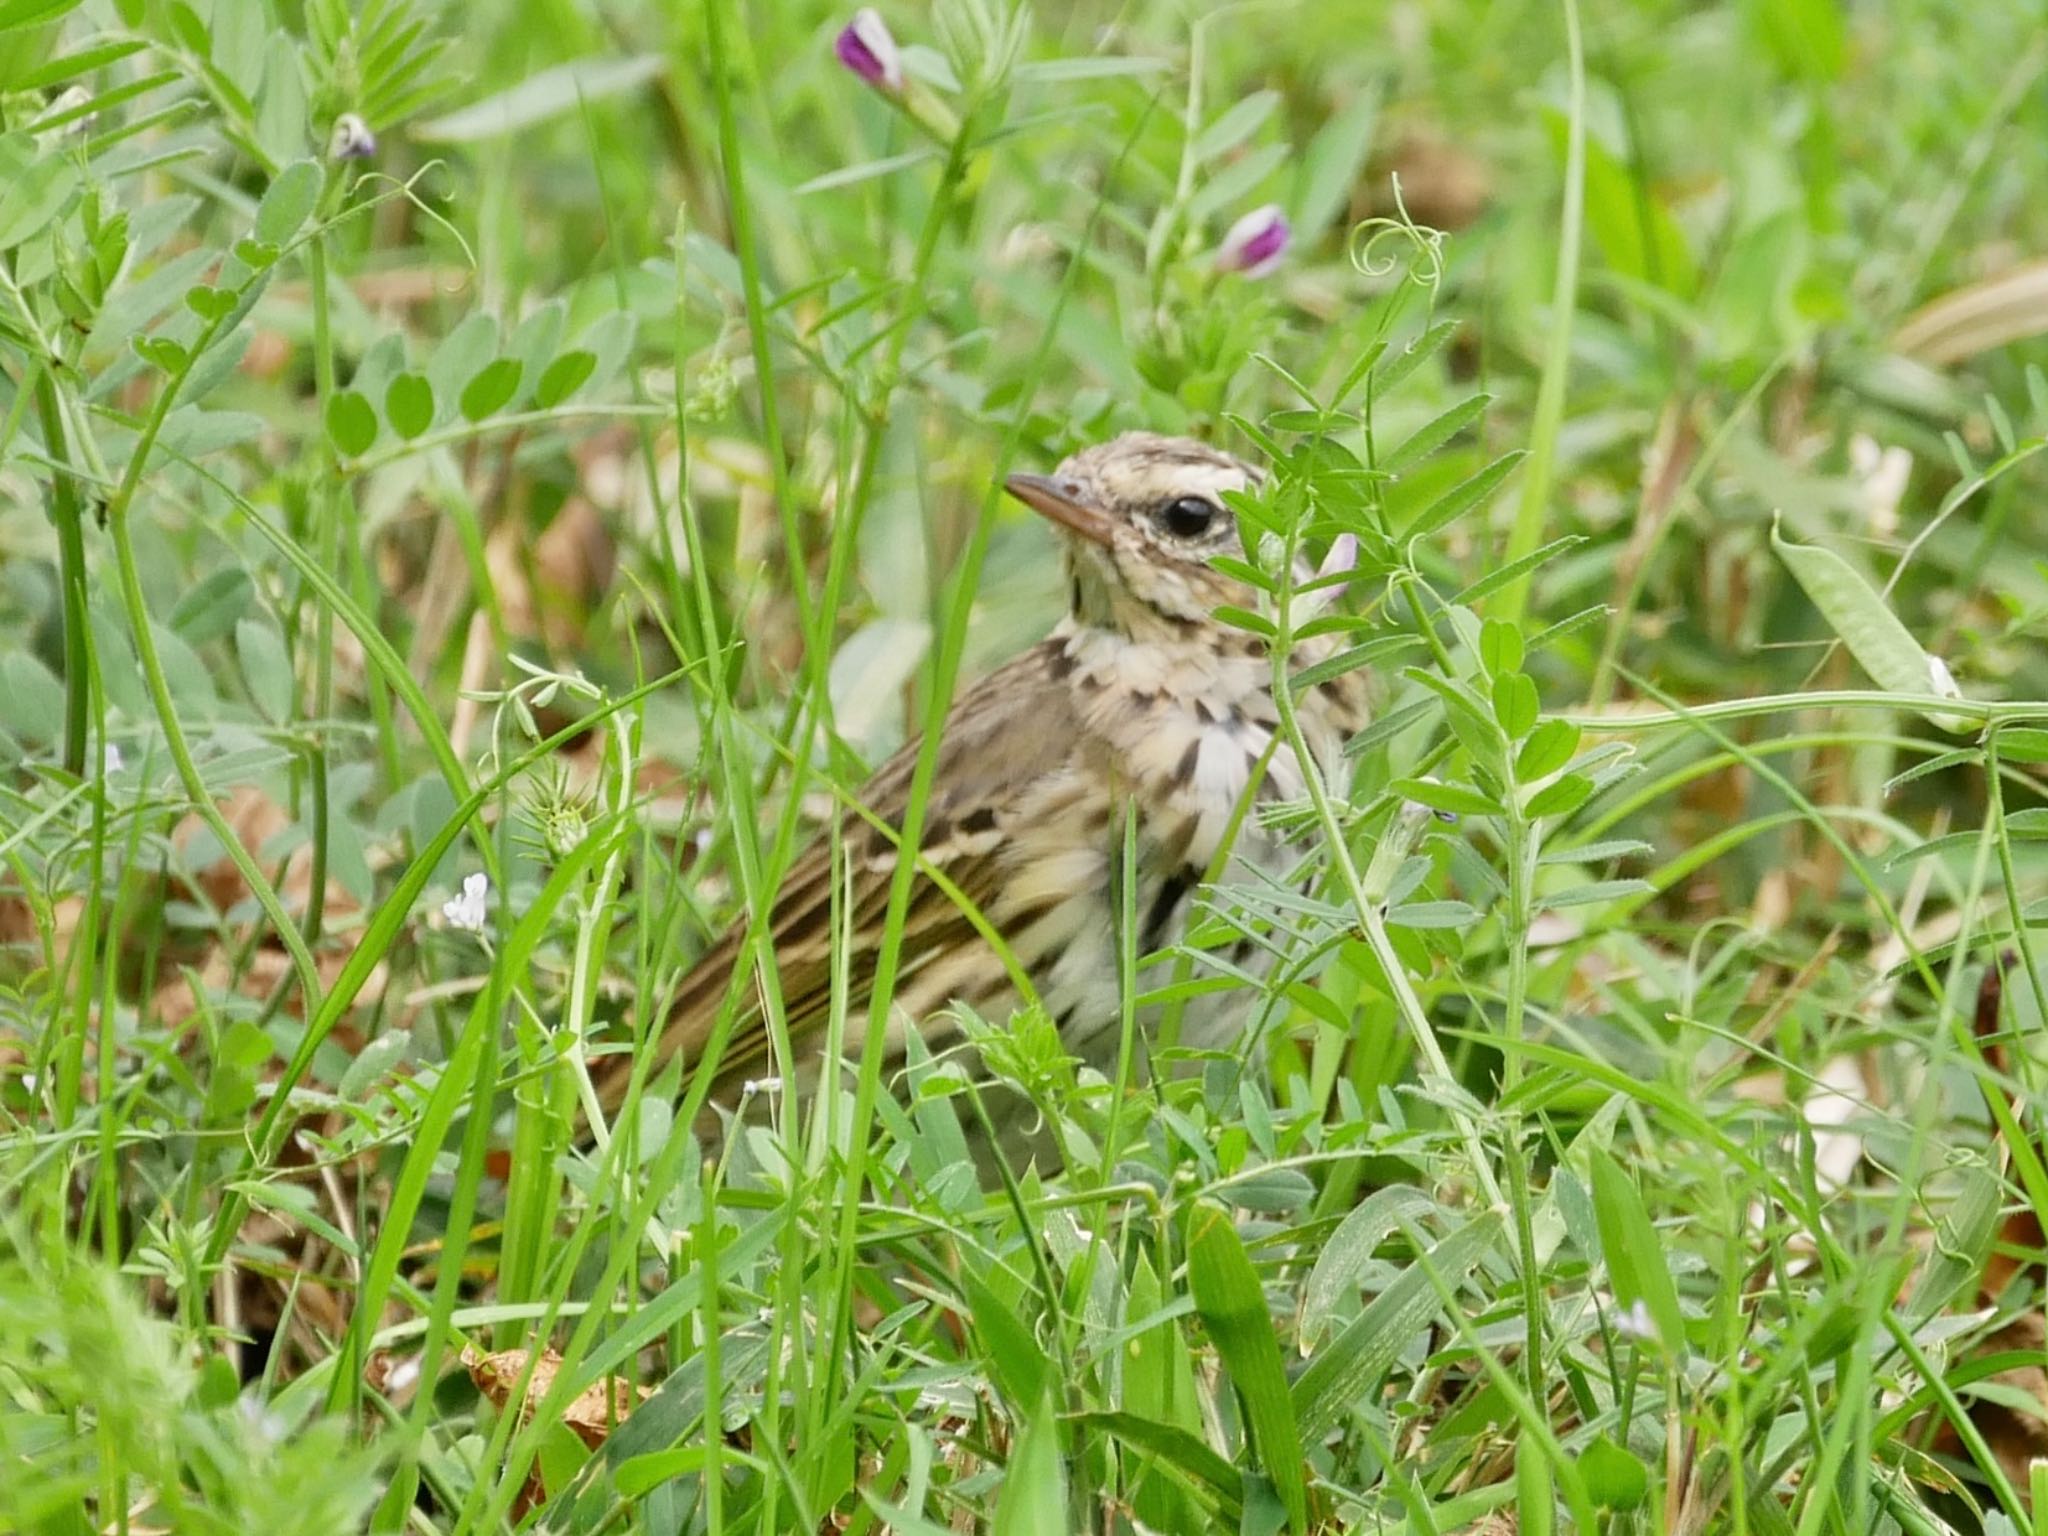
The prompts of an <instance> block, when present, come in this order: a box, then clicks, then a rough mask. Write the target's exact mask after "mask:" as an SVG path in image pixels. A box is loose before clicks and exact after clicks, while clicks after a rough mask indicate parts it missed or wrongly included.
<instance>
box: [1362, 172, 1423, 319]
mask: <svg viewBox="0 0 2048 1536" xmlns="http://www.w3.org/2000/svg"><path fill="white" fill-rule="evenodd" d="M1392 180H1393V183H1394V213H1393V215H1392V216H1391V217H1381V218H1377V219H1363V220H1360V221H1359V222H1358V223H1357V224H1354V225H1353V226H1352V227H1351V242H1350V248H1349V251H1348V252H1347V254H1348V255H1349V256H1350V258H1351V265H1352V266H1353V267H1355V268H1356V269H1357V270H1358V271H1359V273H1360V274H1361V275H1363V276H1365V277H1389V276H1391V275H1392V274H1393V273H1394V272H1395V271H1397V270H1398V269H1399V268H1400V265H1401V258H1400V254H1399V253H1398V252H1395V253H1389V254H1381V247H1382V246H1383V245H1385V244H1386V242H1387V241H1389V240H1396V241H1399V240H1405V241H1407V242H1408V244H1409V245H1410V246H1412V247H1413V252H1412V254H1411V257H1410V260H1409V266H1408V281H1410V282H1411V283H1416V284H1419V285H1420V286H1422V287H1424V288H1427V289H1428V290H1429V300H1430V305H1431V307H1432V308H1434V306H1435V304H1436V295H1437V290H1438V289H1439V288H1441V287H1442V286H1443V281H1444V232H1443V231H1442V230H1440V229H1431V228H1430V227H1429V226H1428V225H1427V224H1418V223H1416V222H1415V220H1414V219H1413V218H1411V217H1410V216H1409V213H1408V205H1407V203H1406V202H1404V201H1403V200H1402V198H1401V178H1400V177H1399V176H1398V175H1397V176H1395V177H1393V178H1392Z"/></svg>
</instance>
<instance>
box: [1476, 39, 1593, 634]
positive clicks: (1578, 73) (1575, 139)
mask: <svg viewBox="0 0 2048 1536" xmlns="http://www.w3.org/2000/svg"><path fill="white" fill-rule="evenodd" d="M1563 4H1564V36H1565V62H1566V68H1567V70H1568V72H1569V80H1568V93H1567V98H1566V113H1567V117H1566V123H1565V152H1564V213H1563V218H1562V220H1561V223H1562V226H1563V227H1562V228H1561V229H1560V230H1559V232H1558V241H1557V281H1556V283H1555V284H1554V285H1553V286H1552V288H1551V292H1550V334H1549V337H1548V339H1547V340H1546V341H1545V343H1544V349H1543V377H1542V380H1541V382H1539V383H1538V385H1537V386H1536V416H1535V420H1534V422H1533V423H1532V424H1531V426H1530V429H1529V467H1528V469H1527V471H1526V472H1525V473H1524V475H1523V478H1522V500H1521V503H1520V505H1519V506H1517V507H1516V509H1515V523H1514V527H1513V529H1512V530H1510V532H1509V534H1508V547H1507V551H1506V553H1505V554H1503V555H1502V556H1501V563H1502V564H1503V565H1512V564H1513V563H1514V562H1515V561H1517V560H1520V559H1522V558H1523V557H1524V556H1526V555H1528V554H1530V553H1531V552H1532V551H1533V550H1534V549H1535V548H1536V546H1537V545H1538V544H1539V543H1541V542H1542V540H1543V522H1544V512H1545V510H1546V509H1547V507H1548V505H1549V502H1550V485H1551V479H1552V476H1553V473H1554V470H1555V468H1556V460H1557V438H1558V432H1559V430H1560V428H1562V426H1563V425H1564V394H1565V381H1566V378H1567V376H1568V375H1569V373H1570V370H1571V350H1572V321H1573V319H1574V318H1575V316H1576V315H1577V313H1578V300H1579V240H1580V233H1581V226H1582V225H1583V224H1584V223H1585V211H1586V59H1585V50H1584V48H1583V47H1582V46H1581V44H1580V41H1579V7H1578V0H1563ZM1499 601H1500V608H1499V615H1498V616H1499V617H1501V618H1503V619H1507V620H1508V621H1510V622H1516V621H1519V620H1520V619H1521V617H1522V614H1523V613H1524V611H1525V610H1526V609H1527V607H1528V602H1529V578H1528V577H1527V576H1523V577H1521V578H1519V579H1518V580H1516V581H1514V582H1512V583H1510V584H1509V585H1508V586H1507V587H1506V588H1504V589H1503V590H1502V591H1501V593H1500V598H1499Z"/></svg>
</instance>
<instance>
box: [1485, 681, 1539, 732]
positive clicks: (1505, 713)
mask: <svg viewBox="0 0 2048 1536" xmlns="http://www.w3.org/2000/svg"><path fill="white" fill-rule="evenodd" d="M1542 713H1543V703H1542V701H1541V700H1540V699H1538V698H1537V697H1536V684H1535V682H1534V680H1533V679H1531V678H1530V677H1529V676H1527V675H1526V674H1525V673H1521V672H1505V673H1502V674H1500V675H1498V676H1496V677H1495V678H1494V680H1493V718H1494V719H1496V720H1498V721H1499V722H1500V728H1501V729H1502V730H1503V731H1506V732H1507V734H1508V739H1509V740H1510V741H1520V740H1521V739H1522V738H1523V737H1524V736H1526V735H1528V734H1529V732H1530V731H1531V730H1533V729H1534V728H1535V725H1536V719H1537V717H1538V716H1539V715H1541V714H1542Z"/></svg>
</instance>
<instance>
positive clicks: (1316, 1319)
mask: <svg viewBox="0 0 2048 1536" xmlns="http://www.w3.org/2000/svg"><path fill="white" fill-rule="evenodd" d="M1439 1209H1440V1207H1439V1206H1438V1205H1437V1203H1436V1201H1434V1200H1432V1199H1431V1198H1430V1197H1429V1196H1428V1195H1426V1194H1424V1193H1423V1192H1422V1191H1421V1190H1419V1189H1416V1188H1413V1187H1412V1186H1410V1185H1406V1184H1390V1185H1388V1186H1387V1187H1386V1188H1385V1189H1379V1190H1375V1191H1373V1193H1372V1194H1370V1195H1368V1196H1366V1198H1365V1199H1364V1200H1362V1201H1360V1202H1359V1204H1358V1205H1357V1206H1356V1207H1355V1208H1354V1209H1353V1210H1352V1211H1351V1213H1350V1214H1349V1215H1348V1216H1346V1217H1345V1218H1344V1219H1343V1220H1342V1221H1341V1222H1339V1223H1338V1224H1337V1230H1336V1231H1334V1232H1332V1233H1331V1234H1330V1238H1329V1241H1328V1242H1326V1243H1324V1244H1323V1251H1322V1252H1321V1253H1319V1254H1317V1255H1316V1262H1315V1267H1314V1268H1313V1269H1311V1270H1310V1271H1309V1276H1308V1283H1307V1285H1305V1286H1304V1287H1303V1288H1302V1293H1301V1323H1300V1327H1299V1337H1300V1339H1301V1342H1302V1345H1303V1347H1304V1348H1313V1347H1314V1346H1315V1345H1316V1344H1317V1343H1318V1342H1320V1341H1321V1339H1322V1336H1323V1333H1324V1331H1325V1330H1326V1329H1327V1328H1328V1327H1329V1325H1330V1322H1331V1320H1332V1319H1333V1318H1334V1316H1335V1314H1336V1311H1337V1307H1338V1305H1339V1303H1341V1302H1342V1301H1344V1300H1345V1299H1346V1298H1347V1297H1348V1296H1352V1295H1354V1294H1355V1293H1356V1291H1357V1288H1358V1282H1359V1277H1360V1276H1362V1275H1363V1274H1364V1273H1365V1270H1366V1266H1367V1264H1368V1263H1369V1262H1370V1261H1371V1259H1372V1256H1373V1253H1374V1251H1375V1250H1376V1249H1378V1247H1379V1246H1380V1244H1382V1243H1384V1242H1385V1241H1386V1240H1387V1239H1388V1238H1389V1237H1391V1236H1392V1235H1393V1234H1394V1232H1395V1231H1396V1230H1397V1229H1399V1228H1400V1227H1402V1226H1403V1225H1409V1224H1413V1223H1415V1222H1419V1221H1420V1220H1421V1219H1422V1218H1423V1217H1425V1216H1428V1215H1432V1214H1434V1213H1436V1212H1437V1211H1438V1210H1439Z"/></svg>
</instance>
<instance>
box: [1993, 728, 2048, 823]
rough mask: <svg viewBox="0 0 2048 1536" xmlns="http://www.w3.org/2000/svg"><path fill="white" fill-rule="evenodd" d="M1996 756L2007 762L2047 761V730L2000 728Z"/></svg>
mask: <svg viewBox="0 0 2048 1536" xmlns="http://www.w3.org/2000/svg"><path fill="white" fill-rule="evenodd" d="M1998 756H1999V759H2000V761H2002V762H2008V763H2048V731H2043V730H2038V729H2036V728H2034V727H2032V726H2018V727H2009V728H2007V729H2005V730H2002V731H2000V732H1999V733H1998ZM2008 821H2009V819H2008Z"/></svg>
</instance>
